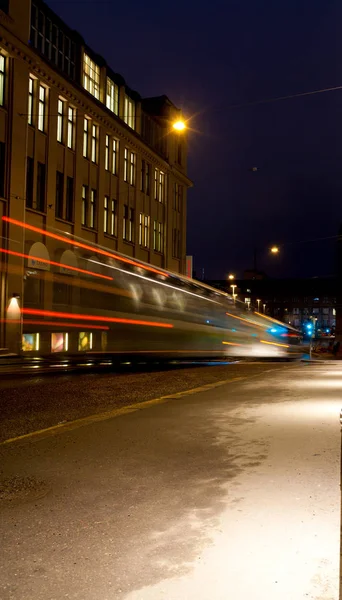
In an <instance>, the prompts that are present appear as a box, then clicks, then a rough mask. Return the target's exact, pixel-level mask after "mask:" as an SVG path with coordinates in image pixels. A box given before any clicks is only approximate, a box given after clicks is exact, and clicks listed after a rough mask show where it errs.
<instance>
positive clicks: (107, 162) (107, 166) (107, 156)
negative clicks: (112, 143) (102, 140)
mask: <svg viewBox="0 0 342 600" xmlns="http://www.w3.org/2000/svg"><path fill="white" fill-rule="evenodd" d="M105 169H106V171H109V135H106V147H105Z"/></svg>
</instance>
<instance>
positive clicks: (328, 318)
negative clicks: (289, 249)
mask: <svg viewBox="0 0 342 600" xmlns="http://www.w3.org/2000/svg"><path fill="white" fill-rule="evenodd" d="M208 283H210V285H212V286H214V287H217V288H219V289H221V290H224V291H226V292H228V293H232V292H234V295H235V296H236V299H238V300H240V301H242V302H245V303H246V304H247V306H250V308H251V309H254V310H258V311H259V312H261V313H265V314H267V315H269V316H271V317H274V318H275V319H278V320H279V321H283V322H284V323H288V324H289V325H292V326H293V327H295V328H297V329H300V330H301V331H302V332H303V333H306V332H307V331H308V326H309V328H310V329H309V331H310V330H312V331H313V329H314V328H315V330H316V333H318V334H320V333H323V334H325V333H332V334H334V333H335V328H336V308H337V296H338V293H337V289H338V288H337V286H338V282H337V279H336V278H324V279H321V278H314V279H251V280H247V279H246V280H237V281H233V282H232V281H225V280H219V281H211V282H208ZM232 286H233V288H232Z"/></svg>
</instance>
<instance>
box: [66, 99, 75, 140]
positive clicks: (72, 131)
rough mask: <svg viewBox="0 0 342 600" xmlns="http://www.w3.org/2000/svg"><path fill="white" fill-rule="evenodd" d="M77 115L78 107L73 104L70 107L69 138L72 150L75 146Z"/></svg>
mask: <svg viewBox="0 0 342 600" xmlns="http://www.w3.org/2000/svg"><path fill="white" fill-rule="evenodd" d="M75 117H76V108H73V107H72V106H69V107H68V139H67V146H68V148H70V149H71V150H73V149H74V146H75Z"/></svg>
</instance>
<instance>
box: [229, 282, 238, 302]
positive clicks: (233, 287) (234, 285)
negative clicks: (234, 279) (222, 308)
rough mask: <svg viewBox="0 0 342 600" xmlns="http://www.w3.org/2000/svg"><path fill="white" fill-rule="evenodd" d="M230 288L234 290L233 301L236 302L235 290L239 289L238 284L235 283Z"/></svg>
mask: <svg viewBox="0 0 342 600" xmlns="http://www.w3.org/2000/svg"><path fill="white" fill-rule="evenodd" d="M230 287H231V288H232V289H233V294H232V295H233V300H234V302H235V298H236V296H237V294H235V293H234V292H235V288H237V285H236V283H234V284H232V285H231V286H230Z"/></svg>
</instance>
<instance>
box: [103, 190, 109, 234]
mask: <svg viewBox="0 0 342 600" xmlns="http://www.w3.org/2000/svg"><path fill="white" fill-rule="evenodd" d="M108 205H109V197H108V196H105V197H104V202H103V231H104V233H108V215H109V206H108Z"/></svg>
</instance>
